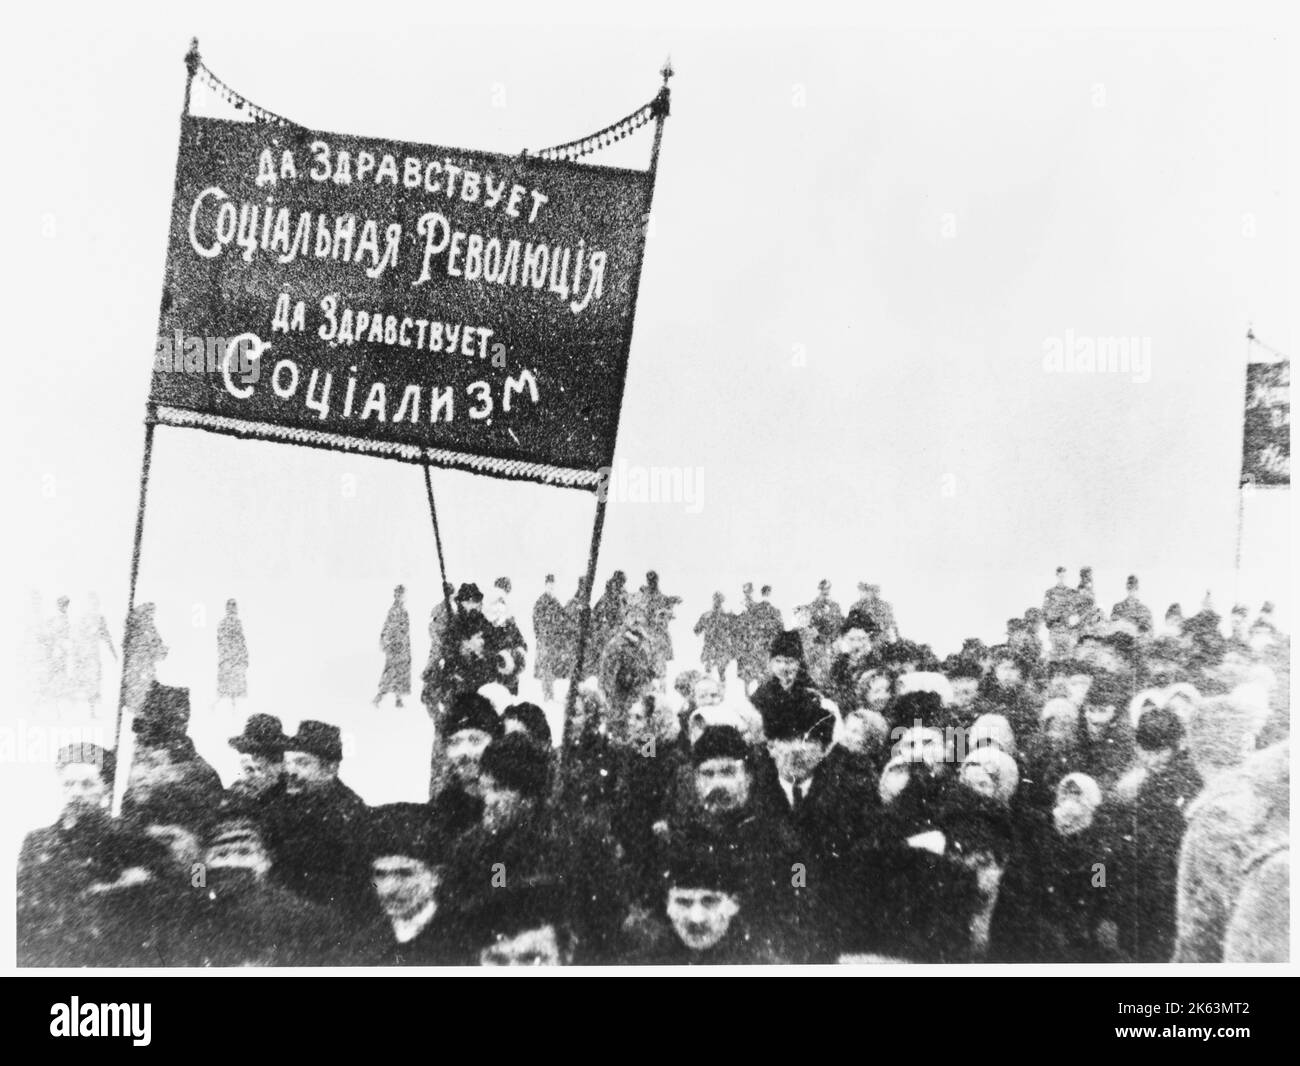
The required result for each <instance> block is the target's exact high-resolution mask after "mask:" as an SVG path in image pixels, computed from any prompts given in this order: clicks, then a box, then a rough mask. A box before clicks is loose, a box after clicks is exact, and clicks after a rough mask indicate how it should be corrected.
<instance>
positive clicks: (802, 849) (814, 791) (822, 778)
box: [755, 696, 879, 945]
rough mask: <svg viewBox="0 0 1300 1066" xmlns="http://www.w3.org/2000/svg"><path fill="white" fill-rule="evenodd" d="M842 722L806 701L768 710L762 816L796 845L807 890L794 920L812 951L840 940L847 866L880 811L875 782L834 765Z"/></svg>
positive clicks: (759, 791) (760, 784)
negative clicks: (832, 753)
mask: <svg viewBox="0 0 1300 1066" xmlns="http://www.w3.org/2000/svg"><path fill="white" fill-rule="evenodd" d="M835 723H836V718H835V715H834V714H832V713H831V712H830V711H828V710H826V709H825V708H824V707H822V706H821V704H820V702H813V700H812V699H810V698H808V697H807V696H803V697H795V698H787V699H786V700H784V701H781V702H777V703H772V704H768V706H767V709H766V711H765V712H764V714H763V734H764V736H765V737H766V738H767V757H766V758H764V759H762V760H760V764H759V768H758V771H757V773H756V781H755V791H756V798H757V803H758V806H759V809H760V810H762V811H764V812H766V814H767V816H768V817H771V818H773V819H775V820H777V821H778V822H779V823H780V824H781V825H782V826H784V827H785V829H786V831H787V832H788V833H789V834H790V836H792V837H793V839H794V841H795V848H796V851H795V854H796V856H797V859H798V862H799V863H800V865H801V867H802V871H803V874H804V878H803V882H804V883H803V885H800V886H798V889H799V890H797V891H795V892H794V893H793V897H792V900H791V902H792V910H791V911H790V912H789V913H790V917H791V919H792V921H793V923H794V924H795V925H796V926H797V927H798V929H799V930H800V933H801V935H803V936H805V938H806V939H807V941H808V943H809V944H817V943H823V944H827V945H829V943H830V941H831V940H832V939H833V935H834V929H835V927H836V926H837V925H838V920H837V917H836V914H837V909H838V907H839V906H840V900H839V899H838V886H839V885H840V884H841V883H842V880H843V865H844V862H845V859H846V857H847V855H848V852H849V849H850V848H851V847H852V846H853V844H854V843H855V842H856V841H857V840H859V839H861V838H862V837H863V836H864V835H865V834H866V832H867V830H868V827H869V825H870V820H871V818H872V816H873V814H874V812H875V810H876V808H877V807H878V806H879V803H878V799H877V795H876V791H875V788H874V787H873V786H874V781H872V780H871V779H870V778H864V777H861V776H857V775H851V774H848V773H840V772H837V771H836V768H835V764H834V763H830V764H828V763H827V761H826V756H827V753H828V752H829V751H830V750H831V745H832V743H833V742H834V735H835Z"/></svg>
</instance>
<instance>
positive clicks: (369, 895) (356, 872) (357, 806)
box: [265, 779, 374, 916]
mask: <svg viewBox="0 0 1300 1066" xmlns="http://www.w3.org/2000/svg"><path fill="white" fill-rule="evenodd" d="M367 810H368V808H367V807H366V805H365V803H364V802H362V800H361V797H359V796H358V795H357V794H356V793H355V792H353V791H352V790H351V789H350V788H348V786H347V785H345V784H343V782H342V781H339V780H337V779H335V780H334V781H331V782H330V783H329V784H328V785H323V786H321V788H320V789H319V790H317V791H315V792H305V793H300V794H298V795H289V794H287V793H286V794H285V795H283V796H281V797H280V798H279V799H278V800H277V801H276V802H274V803H272V804H268V806H267V807H266V817H265V828H266V838H267V844H268V845H269V847H270V850H271V854H272V858H273V865H274V869H275V873H276V878H277V880H279V882H280V883H281V884H283V885H284V886H285V887H286V888H287V889H288V890H289V891H290V892H292V893H294V894H295V895H297V896H301V897H302V898H303V899H304V900H306V901H307V902H309V903H316V904H319V905H321V906H332V907H336V908H338V909H339V910H340V911H341V912H342V913H343V914H345V915H347V916H356V915H362V914H369V913H371V911H372V910H373V907H374V896H373V891H372V889H371V885H370V864H369V860H368V858H367V857H366V854H365V850H364V839H365V837H364V834H365V829H366V814H367Z"/></svg>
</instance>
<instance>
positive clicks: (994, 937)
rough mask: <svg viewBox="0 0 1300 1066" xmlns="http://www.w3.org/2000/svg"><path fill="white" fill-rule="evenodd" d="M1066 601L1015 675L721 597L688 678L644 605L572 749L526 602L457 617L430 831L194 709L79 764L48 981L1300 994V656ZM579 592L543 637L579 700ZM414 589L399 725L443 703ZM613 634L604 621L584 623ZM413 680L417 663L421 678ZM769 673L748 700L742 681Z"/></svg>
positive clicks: (594, 676)
mask: <svg viewBox="0 0 1300 1066" xmlns="http://www.w3.org/2000/svg"><path fill="white" fill-rule="evenodd" d="M1066 576H1067V575H1066V572H1065V571H1064V570H1063V569H1062V570H1060V571H1058V575H1057V583H1056V584H1055V585H1054V586H1053V587H1052V588H1050V589H1048V590H1047V591H1046V593H1045V595H1044V598H1043V601H1042V603H1041V604H1036V605H1034V606H1032V607H1031V608H1029V609H1028V610H1026V611H1025V612H1024V613H1023V614H1021V615H1019V616H1017V617H1015V618H1012V619H1011V620H1010V621H1009V622H1008V624H1007V629H1006V634H1005V638H1004V639H1003V640H1002V641H1001V642H1000V643H998V644H996V645H993V646H989V645H986V644H985V643H984V642H982V641H980V640H978V639H974V638H971V639H968V640H967V641H966V642H965V643H964V645H963V647H962V648H961V650H960V651H959V652H957V653H955V654H953V655H950V656H948V657H947V658H945V659H943V660H939V659H938V658H937V657H936V656H935V654H934V653H933V652H932V651H931V649H930V648H929V647H928V646H926V645H925V644H921V643H917V642H915V641H912V640H909V639H906V638H904V637H903V636H902V635H901V634H900V633H899V629H898V625H897V623H896V621H895V619H894V616H893V611H892V609H891V608H890V606H889V604H888V603H887V602H885V601H884V600H883V599H881V597H880V590H879V588H878V587H876V586H874V585H870V584H867V583H863V584H862V585H861V586H860V592H861V598H860V599H859V600H858V601H857V602H856V603H854V604H853V605H852V606H851V607H850V608H849V610H848V611H847V612H844V611H842V610H841V608H840V607H839V605H838V604H836V603H835V601H834V600H833V599H831V596H830V586H829V583H827V582H822V584H821V586H820V587H819V590H818V594H817V596H816V598H814V599H813V600H812V601H811V602H810V603H808V604H806V605H804V606H802V607H800V608H798V609H796V611H795V617H794V625H793V626H792V627H791V628H786V626H785V623H784V620H783V618H782V616H781V613H780V612H779V611H778V610H777V609H776V608H775V607H774V606H773V605H772V604H771V602H770V591H771V590H770V589H769V588H766V587H764V588H762V589H761V590H760V598H759V599H754V597H753V588H752V586H746V587H745V589H744V596H745V605H744V608H743V610H742V611H740V612H737V613H731V612H728V611H726V610H725V609H724V608H725V598H724V597H723V596H722V594H721V593H719V594H717V595H715V597H714V600H713V606H712V609H711V610H710V611H708V612H706V613H705V614H704V615H702V616H701V617H700V619H699V622H698V623H697V624H696V626H695V633H696V635H698V636H699V637H700V638H701V654H700V668H699V669H695V670H690V671H686V672H684V673H682V674H680V675H678V676H677V677H676V678H675V679H674V681H673V682H672V684H671V685H670V684H669V683H668V679H667V676H666V673H667V665H668V663H670V662H672V661H673V659H674V656H673V652H672V647H671V641H669V640H668V637H667V627H668V622H669V621H671V619H672V617H673V612H674V609H675V608H676V607H677V606H678V605H679V603H680V600H679V598H677V597H673V596H668V595H666V594H665V593H663V592H662V591H661V590H660V588H659V581H658V576H657V575H656V574H654V573H653V572H652V573H650V574H648V575H647V580H646V584H645V586H643V587H642V588H641V590H640V591H639V592H638V593H635V594H630V593H628V591H627V588H626V578H625V577H624V575H623V574H621V573H618V574H616V575H614V577H613V578H611V579H610V582H609V584H608V585H607V586H606V588H605V593H604V595H603V596H602V597H601V598H600V600H599V601H598V602H597V603H596V604H595V606H594V607H593V608H592V611H591V615H590V625H589V634H590V635H589V644H588V646H589V647H590V648H591V649H592V650H591V652H590V654H588V655H584V656H583V659H584V669H583V670H581V671H580V675H581V677H582V678H583V679H584V680H583V681H582V682H581V684H580V685H579V687H578V688H577V689H575V690H574V692H573V693H571V694H570V704H571V706H570V709H569V713H568V714H567V715H566V717H565V721H564V727H563V731H562V732H563V735H562V736H558V737H557V736H553V735H552V729H551V725H550V723H549V721H548V718H547V715H546V713H545V711H544V709H543V708H542V707H539V706H537V705H535V704H532V703H529V702H526V701H520V700H519V699H518V691H519V687H518V682H519V677H520V675H521V673H522V671H523V670H524V668H525V665H526V662H527V656H528V650H529V649H528V647H527V645H526V643H525V641H524V638H523V637H522V635H521V633H520V631H519V628H518V626H517V625H516V624H515V623H514V621H513V618H512V615H511V612H510V610H509V606H508V601H507V599H506V598H507V597H508V595H509V592H510V587H509V582H508V581H507V580H506V579H501V580H499V581H498V583H497V584H496V585H494V586H493V592H492V593H491V594H490V595H489V596H488V597H486V602H485V597H484V595H483V594H482V592H481V591H480V590H479V589H478V587H477V586H475V585H473V584H465V585H462V586H460V588H459V589H458V590H453V589H452V588H451V587H450V586H446V587H445V588H444V598H443V602H442V603H441V604H440V605H439V607H438V608H436V609H435V611H434V614H433V618H432V619H431V622H430V636H431V637H432V638H434V639H433V646H432V649H431V653H430V658H429V661H428V663H427V665H426V667H425V669H424V671H423V674H422V680H423V688H422V691H421V697H422V700H423V702H424V704H425V706H426V707H427V709H428V710H429V713H430V715H431V716H432V718H433V720H434V723H435V727H436V730H435V731H436V736H437V740H436V742H435V745H434V754H433V772H432V776H431V786H430V793H429V798H428V800H427V802H423V803H399V804H388V805H384V806H380V807H374V808H371V807H368V806H367V805H366V804H365V803H364V802H363V801H362V799H361V798H360V797H359V796H357V795H356V794H355V793H354V792H353V791H352V790H351V789H349V788H348V787H347V786H346V785H345V784H343V782H342V781H341V780H340V777H339V774H340V769H341V767H342V765H343V761H344V753H343V746H342V742H341V735H340V731H339V729H338V727H337V726H335V725H331V724H329V723H325V722H320V721H316V720H312V719H307V720H303V721H301V722H300V724H299V725H298V726H297V728H296V731H295V733H294V734H293V735H288V734H287V733H286V732H285V730H284V728H283V723H282V721H281V720H280V719H279V718H276V717H274V716H271V715H267V714H256V715H253V716H252V717H250V718H249V719H248V721H247V723H246V724H245V725H244V727H243V730H242V731H241V732H240V734H239V735H237V736H234V737H232V738H230V744H231V746H232V747H233V748H234V749H235V751H237V752H238V753H239V758H240V765H241V770H240V774H239V776H238V778H237V779H236V780H235V781H234V782H233V783H232V784H231V785H230V787H228V788H223V786H222V782H221V780H220V778H219V777H218V775H217V774H216V773H215V772H214V771H213V770H212V768H211V767H210V766H209V765H208V764H207V763H205V762H204V760H203V759H202V758H200V756H199V755H198V754H197V752H196V751H195V749H194V746H193V743H192V742H191V741H190V739H189V736H188V731H187V728H188V721H189V710H190V709H189V699H188V692H187V690H185V689H181V688H175V687H171V686H166V685H162V684H160V683H158V682H157V681H152V682H150V684H149V686H148V689H147V691H146V692H145V693H144V695H143V697H142V699H141V702H140V706H139V709H138V711H137V712H136V713H135V714H134V715H133V717H132V719H131V722H132V726H131V728H132V730H133V731H134V737H133V739H134V745H133V748H134V756H133V758H132V760H131V766H130V769H129V771H127V772H126V773H127V779H126V788H125V796H124V798H123V800H122V804H121V816H120V817H117V818H113V817H110V815H109V813H108V805H107V803H108V797H109V795H110V793H111V790H112V787H113V782H114V780H115V766H114V757H115V753H114V752H113V751H106V750H104V749H102V748H99V747H97V746H95V745H90V744H84V745H78V746H73V747H70V748H67V749H65V750H64V751H62V752H60V754H59V760H58V772H59V776H60V780H61V784H62V787H63V795H64V800H65V803H64V807H63V811H62V813H61V815H60V817H59V818H58V820H57V821H56V822H55V824H54V825H52V826H50V827H48V828H45V829H40V830H37V831H35V832H33V833H32V834H30V835H29V836H28V838H27V839H26V841H25V842H24V845H23V849H22V854H21V856H20V859H19V867H18V908H19V914H18V934H19V935H18V946H19V962H20V965H27V966H59V965H63V966H87V965H90V966H93V965H109V966H242V965H279V966H289V965H352V966H367V965H382V966H393V965H476V964H568V963H574V964H613V963H632V964H637V963H648V964H654V963H659V964H671V965H677V964H704V963H821V962H837V961H841V962H843V961H891V962H922V963H925V962H928V963H942V962H1040V963H1046V962H1051V963H1062V962H1169V961H1176V962H1219V961H1233V960H1235V961H1281V960H1284V959H1286V957H1287V951H1288V937H1289V928H1288V925H1287V921H1288V910H1289V773H1290V771H1289V752H1290V748H1289V649H1290V641H1289V637H1288V636H1286V635H1285V634H1283V633H1282V632H1280V631H1279V628H1278V626H1277V624H1276V622H1275V620H1274V616H1273V610H1272V607H1271V605H1269V604H1265V605H1264V607H1263V608H1262V609H1261V610H1260V611H1259V612H1258V613H1257V614H1256V616H1255V617H1254V618H1253V619H1252V618H1251V613H1250V612H1249V611H1248V610H1247V609H1246V608H1245V607H1244V606H1238V607H1234V608H1233V610H1232V613H1231V616H1230V618H1229V619H1227V620H1225V619H1223V618H1222V617H1221V616H1220V615H1219V614H1217V613H1216V611H1215V610H1214V608H1213V606H1212V605H1211V603H1210V602H1209V599H1208V597H1207V599H1206V602H1205V603H1204V604H1203V605H1202V606H1201V608H1200V609H1199V610H1198V611H1197V612H1196V613H1195V614H1191V615H1190V616H1188V617H1184V615H1183V612H1182V611H1181V610H1180V609H1178V606H1177V605H1174V606H1173V607H1171V608H1170V609H1169V610H1168V611H1167V612H1166V613H1165V617H1164V624H1163V626H1157V624H1156V622H1155V618H1154V616H1153V614H1152V612H1151V610H1150V609H1149V608H1148V607H1147V606H1146V605H1145V604H1143V603H1142V601H1141V597H1140V589H1139V583H1138V580H1137V578H1136V577H1130V578H1129V579H1128V582H1127V588H1126V595H1125V597H1124V598H1123V599H1121V600H1119V601H1118V602H1116V603H1115V604H1114V606H1113V607H1112V609H1111V610H1110V612H1109V613H1107V612H1105V611H1104V610H1103V609H1102V608H1101V607H1100V606H1099V605H1098V603H1097V600H1096V598H1095V594H1094V591H1093V583H1092V574H1091V571H1090V570H1088V569H1087V568H1084V569H1083V570H1082V571H1081V572H1080V576H1079V581H1078V583H1077V585H1073V586H1072V585H1071V584H1069V583H1068V582H1067V581H1066ZM582 593H583V590H582V589H581V588H580V589H579V591H578V594H577V595H576V596H575V597H574V601H573V602H571V603H570V604H568V605H565V604H562V603H561V602H560V601H559V600H558V598H556V596H555V594H554V581H553V579H551V578H548V580H547V584H546V591H545V592H544V593H543V595H542V597H541V598H540V599H539V600H538V601H537V604H536V605H535V608H534V613H533V622H534V627H533V628H534V634H535V641H536V643H537V648H536V650H535V653H534V655H533V662H534V671H535V673H536V675H537V677H538V678H539V679H540V680H541V681H542V683H543V687H544V689H545V692H546V699H547V700H549V699H550V698H551V697H552V696H553V694H554V684H555V681H556V680H557V679H560V678H564V677H566V676H568V675H569V674H571V673H572V672H574V668H575V663H574V661H573V660H574V658H575V657H576V648H577V643H578V642H577V634H578V632H579V631H580V628H581V623H582V608H581V604H582V603H583V601H584V600H585V597H584V596H583V595H582ZM403 595H404V592H403V590H402V589H401V588H400V587H399V588H398V589H397V590H395V594H394V604H393V608H392V609H391V610H390V612H389V616H388V619H387V621H386V623H385V626H384V632H383V635H382V636H381V642H380V643H381V647H382V648H383V650H384V652H385V668H384V672H383V676H382V678H381V682H380V692H379V696H378V697H377V700H376V702H378V701H379V699H381V698H382V697H383V696H385V695H387V694H390V693H391V694H393V695H394V696H395V698H399V699H400V697H401V696H402V695H405V694H406V693H408V692H409V690H410V674H411V664H410V652H409V622H408V621H407V618H406V612H405V607H404V605H403ZM575 604H576V607H575ZM403 657H404V659H405V662H404V663H403ZM733 663H734V664H735V666H736V669H735V673H734V675H733V674H732V672H731V669H730V668H731V665H732V664H733Z"/></svg>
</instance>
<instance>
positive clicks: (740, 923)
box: [629, 844, 808, 966]
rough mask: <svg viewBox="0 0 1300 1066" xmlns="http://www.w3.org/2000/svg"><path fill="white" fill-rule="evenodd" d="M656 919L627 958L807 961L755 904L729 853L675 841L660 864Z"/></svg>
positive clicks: (686, 962)
mask: <svg viewBox="0 0 1300 1066" xmlns="http://www.w3.org/2000/svg"><path fill="white" fill-rule="evenodd" d="M664 867H665V869H664V874H663V877H662V878H661V885H662V887H661V890H660V893H661V894H660V896H659V901H658V906H657V911H658V914H657V921H656V924H655V926H654V927H651V930H650V935H649V936H648V937H646V941H647V942H646V943H644V944H643V945H642V946H641V947H640V948H639V949H637V950H634V951H632V952H630V953H629V957H630V961H631V962H634V963H641V964H647V965H652V966H746V965H750V966H754V965H764V964H766V965H775V964H781V963H799V962H805V961H808V960H807V957H806V952H805V950H804V947H805V946H804V945H803V944H801V943H800V941H799V939H798V937H797V935H796V934H794V933H793V932H792V931H791V930H789V929H788V928H787V927H786V926H785V925H784V923H782V921H781V920H780V918H779V917H778V916H776V915H774V914H773V913H771V911H767V910H764V909H763V908H761V907H756V906H755V905H754V902H753V892H754V887H753V883H752V882H751V881H750V880H749V872H750V871H749V868H748V867H747V865H746V864H744V863H741V862H738V861H737V860H736V859H735V857H734V856H733V855H732V854H729V853H725V852H719V851H717V850H710V849H707V848H697V847H693V846H691V845H690V844H679V845H677V846H675V847H673V848H672V849H671V851H670V852H669V854H668V856H667V857H666V861H665V863H664Z"/></svg>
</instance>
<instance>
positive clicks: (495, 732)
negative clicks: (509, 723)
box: [442, 692, 505, 737]
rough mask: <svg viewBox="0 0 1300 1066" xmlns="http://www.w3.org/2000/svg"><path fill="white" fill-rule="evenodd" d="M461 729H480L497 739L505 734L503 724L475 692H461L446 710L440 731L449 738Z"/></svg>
mask: <svg viewBox="0 0 1300 1066" xmlns="http://www.w3.org/2000/svg"><path fill="white" fill-rule="evenodd" d="M462 729H481V730H482V731H483V732H484V733H487V734H489V735H490V736H493V737H499V736H501V735H502V734H503V733H504V732H505V724H504V723H503V722H502V721H501V716H500V715H498V714H497V712H496V710H495V708H493V706H492V701H491V700H489V699H488V698H487V697H486V696H483V695H481V694H479V693H477V692H461V693H458V694H457V695H456V696H455V697H454V698H453V699H452V701H451V706H450V707H449V708H447V718H446V720H445V721H444V722H443V727H442V731H443V735H444V736H448V737H450V736H452V735H453V734H456V733H459V732H460V731H461V730H462Z"/></svg>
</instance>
